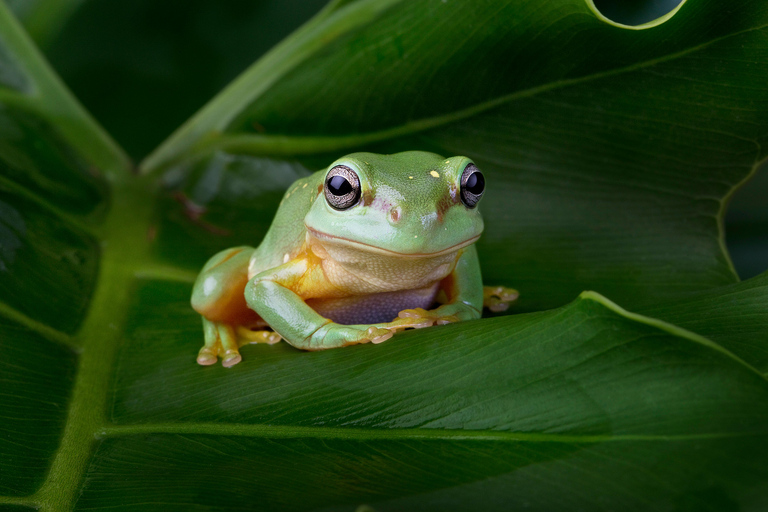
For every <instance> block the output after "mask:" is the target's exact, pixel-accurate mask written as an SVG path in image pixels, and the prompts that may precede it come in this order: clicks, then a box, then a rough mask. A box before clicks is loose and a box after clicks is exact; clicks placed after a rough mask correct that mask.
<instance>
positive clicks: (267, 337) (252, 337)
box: [237, 326, 283, 347]
mask: <svg viewBox="0 0 768 512" xmlns="http://www.w3.org/2000/svg"><path fill="white" fill-rule="evenodd" d="M237 336H238V342H237V343H238V346H240V347H242V346H243V345H247V344H248V343H266V344H268V345H274V344H275V343H280V340H282V339H283V338H282V337H281V336H280V335H279V334H277V333H276V332H275V331H267V330H263V329H261V330H255V331H254V330H251V329H248V328H247V327H243V326H239V327H238V328H237Z"/></svg>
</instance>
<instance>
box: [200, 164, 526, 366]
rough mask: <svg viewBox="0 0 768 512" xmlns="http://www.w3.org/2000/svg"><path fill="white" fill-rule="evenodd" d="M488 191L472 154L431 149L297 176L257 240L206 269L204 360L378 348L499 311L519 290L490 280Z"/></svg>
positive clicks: (212, 260) (228, 360) (225, 254)
mask: <svg viewBox="0 0 768 512" xmlns="http://www.w3.org/2000/svg"><path fill="white" fill-rule="evenodd" d="M484 192H485V177H484V175H483V173H482V172H481V171H480V170H479V168H478V167H477V165H476V164H475V163H474V161H473V160H471V159H470V158H468V157H465V156H453V157H449V158H445V157H443V156H441V155H438V154H435V153H429V152H424V151H406V152H402V153H396V154H389V155H381V154H374V153H353V154H350V155H346V156H344V157H342V158H340V159H337V160H336V161H334V162H333V163H331V164H330V165H329V166H328V167H327V168H325V169H322V170H320V171H317V172H315V173H313V174H311V175H309V176H306V177H303V178H301V179H298V180H297V181H295V182H294V183H293V184H292V185H291V186H290V187H289V188H288V189H287V191H286V192H285V194H284V196H283V198H282V200H281V201H280V205H279V207H278V209H277V212H276V214H275V217H274V219H273V221H272V224H271V225H270V227H269V229H268V230H267V233H266V234H265V236H264V238H263V240H262V242H261V243H260V244H259V245H258V247H255V248H254V247H251V246H239V247H233V248H230V249H226V250H223V251H221V252H219V253H217V254H215V255H214V256H213V257H212V258H210V260H208V262H207V263H206V264H205V266H204V267H203V269H202V270H201V272H200V274H199V275H198V277H197V279H196V281H195V283H194V286H193V290H192V297H191V304H192V308H193V309H194V310H195V311H196V312H197V313H199V314H200V315H201V316H202V321H203V336H204V345H203V347H202V348H201V349H200V351H199V353H198V356H197V362H198V363H199V364H200V365H211V364H215V363H216V362H217V361H218V359H219V357H220V358H221V361H222V365H223V366H224V367H228V368H229V367H232V366H234V365H236V364H238V363H239V362H240V361H241V360H242V356H241V354H240V350H239V349H240V348H241V347H242V346H244V345H245V344H247V343H269V344H274V343H277V342H280V341H281V340H285V341H286V342H288V343H289V344H290V345H292V346H294V347H296V348H298V349H301V350H308V351H316V350H326V349H332V348H339V347H346V346H350V345H357V344H361V343H369V342H370V343H373V344H379V343H382V342H384V341H386V340H388V339H390V338H391V337H392V336H393V335H394V334H396V333H398V332H401V331H403V330H406V329H420V328H425V327H432V326H436V325H445V324H449V323H454V322H460V321H466V320H474V319H479V318H480V317H481V313H482V309H483V307H484V306H485V307H488V308H489V309H491V310H492V311H503V310H504V309H506V308H507V307H508V305H509V304H510V303H511V302H512V301H514V300H515V299H517V297H518V292H517V291H516V290H514V289H511V288H506V287H503V286H496V287H484V286H483V283H482V277H481V272H480V264H479V260H478V255H477V250H476V246H475V242H476V241H477V240H478V239H479V238H480V235H481V233H482V231H483V228H484V224H483V218H482V216H481V215H480V211H479V209H478V203H479V202H480V200H481V198H482V197H483V194H484Z"/></svg>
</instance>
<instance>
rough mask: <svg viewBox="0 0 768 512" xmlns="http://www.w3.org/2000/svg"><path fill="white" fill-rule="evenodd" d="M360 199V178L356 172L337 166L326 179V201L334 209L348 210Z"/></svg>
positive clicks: (329, 172)
mask: <svg viewBox="0 0 768 512" xmlns="http://www.w3.org/2000/svg"><path fill="white" fill-rule="evenodd" d="M359 199H360V178H358V177H357V174H356V173H355V171H353V170H352V169H350V168H349V167H347V166H344V165H337V166H336V167H334V168H333V169H331V170H330V171H328V175H327V176H326V177H325V200H326V201H328V204H329V205H331V207H332V208H335V209H337V210H346V209H347V208H350V207H352V206H354V205H356V204H357V201H358V200H359Z"/></svg>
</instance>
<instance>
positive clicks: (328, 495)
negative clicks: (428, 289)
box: [0, 0, 768, 512]
mask: <svg viewBox="0 0 768 512" xmlns="http://www.w3.org/2000/svg"><path fill="white" fill-rule="evenodd" d="M45 4H46V2H45V1H40V2H36V3H35V5H38V7H34V6H33V7H30V9H33V8H37V9H40V8H41V7H39V6H44V5H45ZM62 5H64V4H62ZM71 5H72V6H75V7H76V2H71ZM17 8H18V6H17ZM73 9H74V7H73ZM75 11H77V10H76V9H75ZM75 11H73V12H74V15H73V16H74V18H72V19H73V20H75V21H73V22H72V23H79V22H77V19H78V17H77V16H78V15H81V16H85V15H84V14H79V13H81V12H86V11H77V12H75ZM39 12H42V11H39ZM731 12H732V13H737V14H731V15H730V16H725V15H724V7H723V6H722V4H720V3H717V2H707V1H703V0H699V1H696V0H688V1H687V2H685V4H684V5H683V6H682V8H681V9H680V10H679V11H678V12H677V13H675V14H674V16H671V17H669V19H668V20H666V21H664V22H663V23H661V22H659V23H657V24H656V25H658V26H655V27H651V28H647V29H646V30H643V31H635V30H630V29H628V28H622V27H618V26H615V25H612V24H610V23H608V22H607V21H605V20H604V19H602V18H601V17H600V16H598V15H597V14H596V13H595V12H593V11H592V10H591V8H590V6H589V4H588V3H585V2H583V1H581V0H578V1H577V0H561V1H558V2H549V3H547V4H546V5H545V6H542V4H541V3H540V2H528V1H526V0H509V1H505V2H500V1H497V2H490V1H489V2H485V1H482V2H459V1H453V0H450V1H448V2H440V1H427V0H418V1H413V2H411V1H409V2H397V1H393V0H358V1H343V0H342V1H337V2H333V3H332V4H331V5H330V6H329V7H328V8H327V9H325V10H324V11H322V12H321V13H320V15H318V16H317V17H316V18H315V19H313V20H311V21H310V22H309V23H307V24H306V25H305V26H304V27H302V28H301V29H299V30H298V31H297V32H296V33H294V34H293V35H292V36H290V37H289V38H288V39H286V40H285V41H283V43H281V44H280V45H279V46H278V47H277V48H276V49H275V50H273V51H272V52H270V53H268V54H267V55H266V56H265V57H264V58H263V59H261V60H259V61H258V62H257V63H256V64H255V65H254V67H253V68H251V69H250V70H249V71H247V72H246V74H245V75H243V77H241V78H240V79H238V80H237V81H236V82H235V83H234V84H233V85H232V87H231V88H230V89H228V90H226V91H224V92H223V93H222V94H221V95H220V96H217V97H216V98H214V99H213V100H212V102H211V103H210V104H209V106H207V107H205V108H204V109H203V110H202V111H201V113H200V114H199V115H197V116H196V117H194V118H193V119H191V120H190V121H189V123H188V124H187V125H185V126H184V127H183V128H181V129H180V131H179V132H177V134H176V135H174V136H173V137H171V138H170V139H169V140H168V142H167V143H165V144H164V145H162V146H161V147H160V148H158V150H157V151H156V153H154V155H153V156H152V157H151V158H149V159H148V160H147V161H146V162H144V164H143V165H142V168H143V169H144V174H143V175H138V174H133V173H131V172H130V167H129V164H128V163H127V160H126V158H125V157H124V155H123V153H122V151H121V150H120V149H119V148H118V147H117V146H116V145H115V144H114V143H113V142H112V141H111V139H110V138H109V137H108V136H107V135H106V134H105V133H104V131H102V130H101V129H100V128H99V127H98V126H97V125H96V124H95V123H94V122H93V121H92V120H91V119H90V117H89V116H88V114H86V113H85V111H84V110H83V109H82V108H81V107H80V106H79V105H78V104H77V102H76V101H75V100H74V99H73V98H72V96H71V95H70V94H69V93H67V92H66V89H65V88H64V86H63V85H62V84H61V83H60V81H59V80H58V79H57V78H56V76H55V75H54V74H53V73H52V72H51V71H50V69H49V68H48V66H47V65H46V64H45V62H44V60H43V58H42V57H41V56H40V54H39V53H38V52H37V50H35V48H34V46H33V45H32V43H31V42H30V39H29V38H28V37H27V35H25V34H24V32H23V31H22V30H21V29H20V27H19V25H18V24H17V23H16V22H15V21H14V20H13V19H12V17H11V15H10V14H9V13H8V12H7V9H6V8H5V7H4V6H3V5H0V104H1V106H2V108H1V109H0V134H2V137H0V242H1V243H0V330H2V334H1V335H0V350H2V353H3V357H2V358H0V432H2V434H1V435H0V509H2V510H13V511H19V510H31V509H41V510H47V511H69V510H104V509H109V510H184V511H187V510H253V509H257V510H347V511H351V510H359V511H361V512H362V511H364V510H370V509H371V508H372V509H373V510H376V511H388V510H392V511H403V510H441V511H442V510H510V509H513V510H516V509H523V508H527V509H531V510H542V511H551V510H564V511H566V510H567V511H571V510H691V511H693V510H712V511H722V510H736V509H741V510H755V511H757V510H762V509H764V508H766V507H768V503H766V496H768V494H766V492H765V490H766V488H768V468H766V466H765V461H764V456H763V450H761V449H759V448H760V447H761V446H763V445H765V444H766V442H768V439H767V438H768V381H766V378H765V372H766V371H768V355H767V354H768V338H766V332H768V307H766V306H768V282H767V281H766V280H767V279H768V274H765V273H764V274H761V275H760V276H758V277H755V278H753V279H751V280H747V281H744V282H738V279H737V277H736V275H735V273H734V272H733V270H732V268H731V266H730V263H729V260H728V256H727V254H726V253H725V252H724V248H723V239H722V235H723V234H722V232H721V231H722V229H721V223H722V214H723V211H722V210H723V204H724V203H725V202H726V201H727V199H728V197H729V196H730V194H731V193H732V192H733V190H734V188H735V186H736V185H738V184H739V183H740V182H741V181H742V180H744V179H745V178H747V177H748V175H749V174H750V173H751V172H752V170H753V169H754V167H755V166H756V165H757V164H758V163H759V162H760V160H761V159H763V158H764V157H765V154H764V149H763V148H765V147H766V145H765V142H768V141H766V140H765V138H766V134H768V99H767V98H768V95H766V86H765V83H768V80H766V79H767V78H768V76H767V75H768V71H767V70H766V68H765V67H764V66H761V65H759V64H760V63H761V62H764V61H765V57H768V55H766V46H765V41H766V40H768V39H766V38H767V36H768V29H765V28H764V26H765V25H766V24H767V23H768V8H767V7H766V6H765V5H764V3H762V2H756V1H755V2H750V1H743V2H739V5H738V9H733V10H732V11H731ZM55 14H56V13H52V14H51V19H50V20H49V23H50V24H53V23H54V21H56V20H55V19H54V17H55V16H54V15H55ZM86 14H87V12H86ZM196 15H199V13H197V14H196ZM193 17H194V16H193ZM65 18H66V17H64V18H62V20H64V19H65ZM61 23H62V24H63V25H62V27H63V28H62V30H63V32H62V34H66V31H67V30H74V29H72V28H69V29H68V28H67V25H66V22H65V21H61ZM86 25H87V24H86ZM51 26H53V25H51ZM71 26H72V27H75V26H76V25H71ZM84 27H85V26H84ZM40 30H43V29H40ZM33 33H34V31H33ZM46 33H48V32H46ZM56 33H57V32H56V31H55V30H53V29H51V32H50V34H51V35H50V36H49V37H53V38H55V37H56V36H55V34H56ZM41 34H42V32H41ZM36 37H40V38H42V37H43V36H40V35H38V36H36ZM126 51H127V53H129V52H128V49H127V50H126ZM74 57H76V56H73V58H74ZM176 78H178V77H176ZM126 133H128V132H126ZM142 136H143V135H142V134H138V135H136V137H137V138H136V139H134V141H139V142H140V139H141V137H142ZM357 149H371V150H375V151H385V152H386V151H396V150H405V149H425V150H433V151H438V152H442V153H447V154H455V153H464V154H467V155H468V156H471V157H472V158H474V159H475V160H476V161H477V163H478V165H479V166H480V167H481V168H482V169H483V172H484V173H485V174H486V176H487V177H488V182H489V183H490V184H491V186H489V191H488V194H487V197H486V198H484V199H483V203H482V209H483V213H484V217H485V219H486V226H487V227H486V232H485V235H484V238H483V239H482V241H481V243H480V246H479V250H480V253H481V258H482V265H483V271H484V274H485V280H486V281H487V282H489V283H490V282H493V283H499V284H508V285H512V286H515V287H517V288H519V289H520V290H521V292H522V297H521V301H520V304H519V305H518V306H516V308H514V309H513V311H512V312H513V313H515V314H511V315H506V316H496V317H494V318H485V319H482V320H479V321H473V322H465V323H461V324H457V325H450V326H443V327H436V328H430V329H424V330H418V331H411V332H406V333H402V334H398V335H397V336H396V337H394V338H393V339H392V340H389V341H387V342H386V343H384V344H381V345H362V346H356V347H349V348H345V349H338V350H331V351H327V352H315V353H309V352H301V351H298V350H295V349H293V348H291V347H290V346H288V345H287V344H284V343H283V344H279V345H276V346H266V345H258V346H255V345H254V346H248V347H245V348H243V350H242V353H243V356H244V360H243V362H241V363H240V364H238V365H237V366H236V367H234V368H232V369H225V368H223V367H221V366H220V365H217V366H213V367H200V366H198V365H196V364H195V362H194V357H195V354H196V351H197V349H198V348H199V346H200V345H201V343H202V332H201V329H200V319H199V316H197V315H196V314H195V313H194V312H193V311H192V310H191V308H190V307H189V302H188V300H189V293H190V290H191V284H192V281H193V280H194V277H195V274H196V272H197V270H198V269H199V268H200V266H201V265H202V263H203V262H204V261H205V260H206V259H207V258H208V257H210V256H211V255H212V254H213V253H214V252H215V251H217V250H219V249H221V248H224V247H228V246H234V245H238V244H249V245H254V244H256V243H258V241H259V239H260V237H261V236H262V235H263V233H264V232H265V231H266V229H267V227H268V226H269V223H270V221H271V217H272V215H273V214H274V210H275V208H276V207H277V204H278V202H279V200H280V197H281V195H282V193H283V191H284V190H285V189H286V188H287V187H288V186H289V185H290V183H291V182H293V181H294V180H295V179H296V178H298V177H300V176H303V175H305V174H306V173H308V172H311V171H312V170H315V169H316V168H318V167H319V166H321V165H324V164H326V163H328V161H329V160H331V159H334V158H336V157H338V156H339V155H340V154H343V153H344V152H348V151H353V150H357ZM583 290H596V291H587V292H584V291H583ZM598 292H599V293H598ZM614 301H615V302H614ZM617 303H618V304H620V305H617ZM623 307H626V308H627V309H629V310H630V311H627V310H626V309H623ZM632 311H636V312H637V313H636V312H632ZM638 313H641V314H642V315H641V314H638ZM366 507H368V508H366Z"/></svg>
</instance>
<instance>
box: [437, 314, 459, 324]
mask: <svg viewBox="0 0 768 512" xmlns="http://www.w3.org/2000/svg"><path fill="white" fill-rule="evenodd" d="M458 321H459V317H458V316H456V315H447V316H442V317H440V318H438V319H437V320H435V323H436V324H437V325H446V324H452V323H454V322H458Z"/></svg>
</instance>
